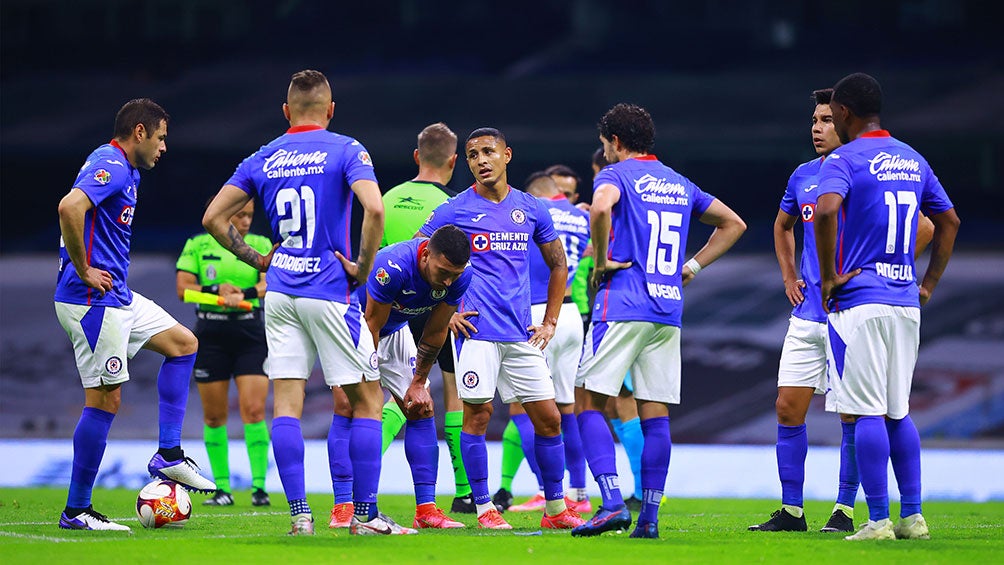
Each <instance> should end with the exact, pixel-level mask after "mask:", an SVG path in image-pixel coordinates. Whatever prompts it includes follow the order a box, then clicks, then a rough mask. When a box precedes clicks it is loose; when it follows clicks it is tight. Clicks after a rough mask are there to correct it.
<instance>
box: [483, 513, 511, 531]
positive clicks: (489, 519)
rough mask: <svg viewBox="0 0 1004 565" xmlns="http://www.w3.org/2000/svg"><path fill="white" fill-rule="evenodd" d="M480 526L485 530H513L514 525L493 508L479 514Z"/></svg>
mask: <svg viewBox="0 0 1004 565" xmlns="http://www.w3.org/2000/svg"><path fill="white" fill-rule="evenodd" d="M478 527H479V528H482V529H485V530H511V529H512V526H510V525H509V522H506V521H505V518H503V517H502V514H501V513H499V511H498V510H496V509H494V508H492V509H491V510H489V511H487V512H485V513H484V514H482V515H480V516H478Z"/></svg>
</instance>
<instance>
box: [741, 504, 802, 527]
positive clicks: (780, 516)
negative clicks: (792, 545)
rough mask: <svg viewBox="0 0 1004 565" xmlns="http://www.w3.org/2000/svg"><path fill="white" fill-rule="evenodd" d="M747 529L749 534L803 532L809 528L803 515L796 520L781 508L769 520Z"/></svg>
mask: <svg viewBox="0 0 1004 565" xmlns="http://www.w3.org/2000/svg"><path fill="white" fill-rule="evenodd" d="M748 529H749V531H751V532H804V531H806V530H808V529H809V527H808V526H807V525H806V524H805V514H802V516H801V517H798V518H796V517H794V516H792V515H791V514H789V513H788V510H786V509H784V508H782V509H780V510H775V511H774V512H773V513H771V515H770V520H767V521H766V522H764V523H762V524H754V525H752V526H750V527H749V528H748Z"/></svg>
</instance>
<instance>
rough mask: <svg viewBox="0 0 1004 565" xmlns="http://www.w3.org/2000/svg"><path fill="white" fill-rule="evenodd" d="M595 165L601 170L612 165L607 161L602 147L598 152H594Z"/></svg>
mask: <svg viewBox="0 0 1004 565" xmlns="http://www.w3.org/2000/svg"><path fill="white" fill-rule="evenodd" d="M593 164H594V165H596V166H597V167H599V168H600V169H601V170H602V169H603V168H605V167H606V166H607V165H609V164H610V161H607V156H606V155H604V154H603V148H602V147H598V148H597V149H596V151H593Z"/></svg>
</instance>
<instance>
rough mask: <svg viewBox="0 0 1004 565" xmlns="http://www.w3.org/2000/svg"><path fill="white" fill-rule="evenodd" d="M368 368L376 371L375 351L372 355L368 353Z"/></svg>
mask: <svg viewBox="0 0 1004 565" xmlns="http://www.w3.org/2000/svg"><path fill="white" fill-rule="evenodd" d="M370 368H371V369H376V368H377V354H376V351H374V352H373V353H370Z"/></svg>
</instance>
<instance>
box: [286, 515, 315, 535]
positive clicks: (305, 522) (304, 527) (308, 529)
mask: <svg viewBox="0 0 1004 565" xmlns="http://www.w3.org/2000/svg"><path fill="white" fill-rule="evenodd" d="M292 522H293V527H292V528H290V530H289V533H287V534H286V535H287V536H312V535H314V517H313V516H311V515H310V514H297V515H296V516H293V518H292Z"/></svg>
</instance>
